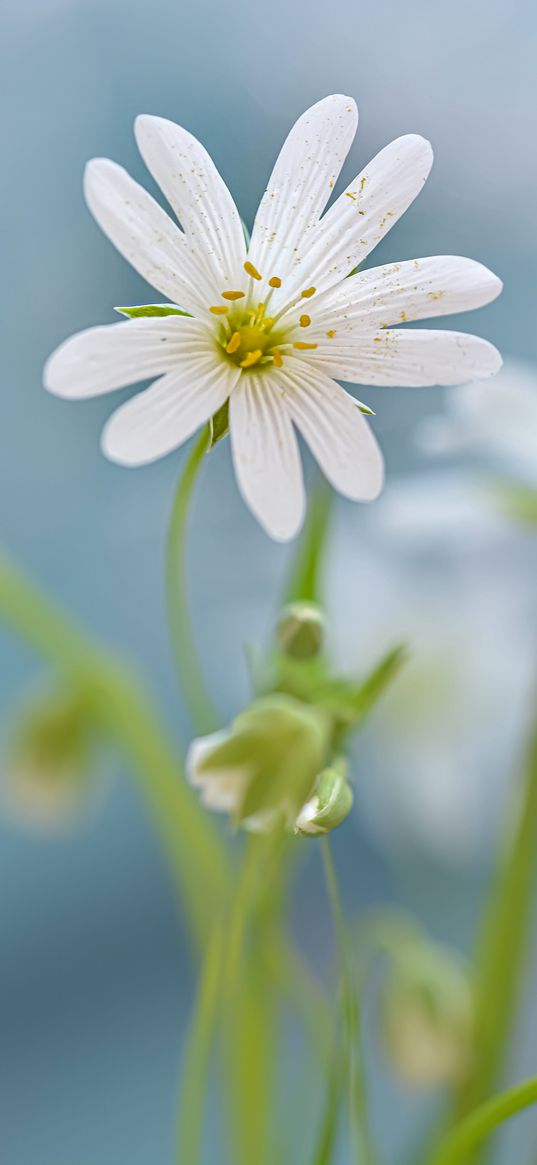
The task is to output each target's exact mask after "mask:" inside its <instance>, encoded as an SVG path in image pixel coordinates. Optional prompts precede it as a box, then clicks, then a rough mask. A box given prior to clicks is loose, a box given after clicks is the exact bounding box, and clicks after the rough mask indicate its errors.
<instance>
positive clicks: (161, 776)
mask: <svg viewBox="0 0 537 1165" xmlns="http://www.w3.org/2000/svg"><path fill="white" fill-rule="evenodd" d="M0 621H4V622H5V623H7V624H8V626H9V627H10V628H11V629H12V630H13V631H15V632H16V633H17V634H18V635H19V636H20V637H21V638H22V639H23V640H25V641H26V642H27V643H28V644H29V645H30V647H31V648H32V649H33V650H34V651H36V652H37V653H38V654H40V655H42V656H44V657H45V658H46V659H48V660H49V662H50V663H51V664H52V665H53V666H54V667H55V668H56V669H57V670H58V671H59V672H60V674H61V675H62V676H63V677H64V679H65V680H66V681H67V682H68V683H69V684H70V685H72V687H73V688H74V689H75V690H77V689H80V690H82V691H83V692H84V693H85V695H86V698H87V699H88V701H89V705H90V707H91V709H92V711H93V714H94V716H95V720H96V722H97V723H99V724H100V725H101V727H102V729H103V730H104V731H105V732H106V733H107V734H108V735H109V736H110V737H111V739H113V740H114V741H115V743H116V744H117V745H118V746H119V747H120V749H121V750H122V751H123V753H124V754H125V755H126V757H127V758H128V759H129V760H130V761H131V762H132V770H133V773H134V775H135V777H136V778H137V781H138V785H139V787H140V790H141V792H142V794H143V796H144V799H145V800H146V802H147V804H148V806H149V809H150V811H151V813H152V816H153V819H154V821H155V824H156V825H157V829H158V831H159V834H160V836H161V838H162V841H163V844H164V847H165V850H166V853H167V856H168V860H169V862H170V866H171V869H172V871H173V873H174V875H175V883H176V889H177V892H178V895H179V898H180V900H181V901H182V903H183V905H184V908H185V911H186V914H187V916H188V919H189V922H190V924H191V926H192V929H193V932H194V934H195V935H196V937H197V939H198V941H202V940H203V937H204V936H205V935H206V934H207V933H208V931H209V930H210V929H211V928H212V925H213V921H214V915H215V909H216V907H217V904H218V902H220V901H222V899H223V897H224V896H225V895H226V893H227V892H228V889H229V885H230V880H231V872H232V867H231V862H230V858H229V854H228V852H227V850H226V847H225V845H224V843H223V842H222V840H221V838H220V837H219V835H218V833H217V831H216V829H215V827H214V825H213V822H212V820H211V818H210V817H209V815H208V814H206V813H205V812H204V811H203V810H202V809H200V808H199V806H198V803H197V801H196V799H195V797H194V795H193V794H192V793H191V791H190V789H189V788H188V786H187V784H186V782H185V781H184V778H183V773H182V768H181V763H180V761H179V758H178V756H177V754H176V751H175V749H174V746H173V745H172V744H171V742H170V741H169V740H168V738H167V736H166V734H165V731H164V728H163V726H162V725H161V724H160V722H159V720H158V717H157V715H156V713H155V711H154V709H153V708H152V706H151V701H150V698H149V695H148V693H147V692H146V691H145V689H144V687H143V685H142V684H141V682H140V681H139V680H138V679H137V678H135V677H134V676H133V674H132V673H131V671H130V670H129V669H128V668H127V667H126V666H125V665H124V664H123V663H121V662H119V661H118V660H117V659H116V658H115V656H114V655H112V654H111V653H110V652H109V651H108V650H107V649H105V648H102V647H100V646H98V645H97V644H95V643H94V642H93V641H92V640H91V639H89V638H88V637H86V636H85V635H84V634H83V632H81V631H80V630H79V629H78V628H77V626H76V625H75V624H74V623H73V622H72V621H71V620H70V619H69V618H68V616H66V615H64V614H63V612H62V611H61V610H60V609H59V608H58V607H57V606H56V605H55V604H54V603H53V602H52V601H51V600H50V599H48V598H47V597H46V596H45V595H44V594H43V593H42V592H41V591H40V589H39V588H38V587H37V586H36V585H35V584H34V583H32V582H31V581H30V580H29V579H28V578H26V577H25V575H24V574H23V573H22V572H21V571H20V570H18V569H17V567H15V566H14V565H13V564H12V563H11V562H10V561H8V559H7V558H5V557H2V558H1V559H0Z"/></svg>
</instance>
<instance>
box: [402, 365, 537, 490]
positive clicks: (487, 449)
mask: <svg viewBox="0 0 537 1165" xmlns="http://www.w3.org/2000/svg"><path fill="white" fill-rule="evenodd" d="M446 409H447V411H446V413H445V414H444V415H439V416H434V417H429V418H427V420H426V421H424V422H423V424H422V425H420V427H419V429H418V434H417V436H418V441H419V444H420V445H421V447H422V448H423V449H424V450H425V451H426V452H427V453H429V454H430V455H431V456H435V455H438V454H455V453H471V454H472V455H475V454H480V455H481V457H482V458H483V459H485V460H486V461H487V464H488V465H489V467H494V468H496V469H500V470H501V471H502V472H503V473H505V474H507V475H508V476H510V477H512V478H516V479H518V480H520V481H523V482H525V483H527V484H529V485H531V486H533V487H535V486H537V372H536V370H535V367H534V366H533V365H531V364H524V363H523V362H522V361H518V360H509V361H508V362H507V363H506V365H505V367H504V368H503V369H502V371H501V373H500V375H499V376H498V377H497V379H496V380H495V381H494V382H493V383H492V384H490V385H487V387H486V388H485V386H484V385H483V384H480V383H479V382H476V383H474V384H468V385H466V386H465V387H464V389H456V390H454V392H453V393H452V394H451V396H450V398H449V401H447V404H446Z"/></svg>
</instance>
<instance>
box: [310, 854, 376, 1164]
mask: <svg viewBox="0 0 537 1165" xmlns="http://www.w3.org/2000/svg"><path fill="white" fill-rule="evenodd" d="M321 850H322V855H323V865H324V872H325V878H326V886H327V890H328V897H329V900H330V907H331V911H332V919H333V924H334V932H335V936H336V942H337V946H338V951H339V962H340V974H341V996H342V1001H343V1019H344V1040H345V1044H346V1055H347V1063H348V1085H349V1110H350V1126H351V1137H352V1142H353V1147H354V1156H355V1159H356V1161H359V1162H360V1163H363V1165H375V1160H376V1153H375V1149H374V1146H373V1143H372V1140H371V1135H370V1131H369V1118H368V1111H367V1097H366V1091H365V1080H364V1070H363V1064H362V1058H361V1054H360V1051H359V1042H360V1027H361V1022H360V1010H359V1002H358V997H357V993H356V991H355V989H354V987H353V982H352V974H351V968H350V954H349V941H348V934H347V926H346V923H345V916H344V913H343V905H342V902H341V895H340V892H339V886H338V881H337V874H336V869H335V866H334V862H333V859H332V851H331V849H330V843H329V841H328V838H327V837H323V838H322V840H321Z"/></svg>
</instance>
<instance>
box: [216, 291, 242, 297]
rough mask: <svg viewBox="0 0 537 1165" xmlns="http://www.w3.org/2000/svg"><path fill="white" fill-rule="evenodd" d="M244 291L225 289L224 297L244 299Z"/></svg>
mask: <svg viewBox="0 0 537 1165" xmlns="http://www.w3.org/2000/svg"><path fill="white" fill-rule="evenodd" d="M245 294H246V293H245V292H244V291H223V292H222V299H244V296H245Z"/></svg>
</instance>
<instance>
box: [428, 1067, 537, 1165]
mask: <svg viewBox="0 0 537 1165" xmlns="http://www.w3.org/2000/svg"><path fill="white" fill-rule="evenodd" d="M536 1102H537V1077H535V1076H534V1077H532V1079H531V1080H527V1081H525V1083H524V1084H518V1085H516V1087H515V1088H510V1089H509V1090H508V1091H507V1092H503V1093H502V1094H501V1095H500V1096H495V1097H493V1099H492V1100H488V1101H487V1102H486V1103H485V1104H482V1105H481V1106H480V1107H479V1108H478V1109H476V1110H475V1112H472V1113H471V1114H470V1115H469V1116H467V1117H465V1119H464V1120H462V1121H461V1122H460V1123H459V1124H458V1125H456V1127H455V1128H454V1129H453V1130H452V1132H451V1133H449V1135H448V1136H447V1137H446V1139H445V1140H444V1141H443V1143H442V1144H441V1146H440V1148H439V1149H437V1151H436V1153H433V1156H432V1157H430V1158H429V1161H428V1165H467V1162H468V1160H469V1159H470V1158H469V1154H472V1153H473V1152H474V1150H475V1149H477V1148H478V1147H479V1146H480V1145H482V1144H483V1142H484V1141H486V1140H487V1139H488V1138H489V1137H490V1135H491V1133H492V1132H493V1131H494V1129H496V1128H497V1127H498V1125H501V1124H503V1122H504V1121H506V1120H509V1118H510V1117H512V1116H515V1115H516V1113H518V1112H521V1111H522V1109H524V1108H528V1107H529V1106H530V1105H531V1104H535V1103H536Z"/></svg>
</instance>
